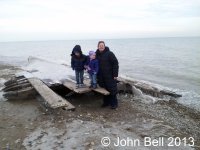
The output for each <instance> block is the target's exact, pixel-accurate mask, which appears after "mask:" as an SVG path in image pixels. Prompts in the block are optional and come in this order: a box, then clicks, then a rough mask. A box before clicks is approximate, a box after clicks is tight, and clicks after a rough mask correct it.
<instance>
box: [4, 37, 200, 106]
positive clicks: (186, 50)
mask: <svg viewBox="0 0 200 150" xmlns="http://www.w3.org/2000/svg"><path fill="white" fill-rule="evenodd" d="M105 42H106V45H107V46H108V47H110V50H111V51H113V52H114V53H115V55H116V56H117V58H118V59H119V64H120V74H121V75H126V76H128V77H131V78H133V79H137V80H144V81H146V82H151V83H153V84H157V85H158V86H163V87H166V88H169V89H170V90H173V91H175V92H177V93H180V94H182V95H183V97H182V98H180V99H178V102H180V103H182V104H184V105H187V106H189V107H194V108H196V109H199V110H200V37H185V38H139V39H136V38H135V39H109V40H105ZM97 43H98V40H74V41H72V40H71V41H70V40H69V41H34V42H3V43H0V63H8V64H14V65H18V66H21V65H24V64H26V62H27V59H28V57H29V56H34V57H39V58H43V59H46V60H49V61H54V62H58V63H67V64H70V53H71V50H72V48H73V47H74V46H75V45H76V44H79V45H81V47H82V50H83V52H84V53H85V54H87V53H88V51H90V50H96V49H97Z"/></svg>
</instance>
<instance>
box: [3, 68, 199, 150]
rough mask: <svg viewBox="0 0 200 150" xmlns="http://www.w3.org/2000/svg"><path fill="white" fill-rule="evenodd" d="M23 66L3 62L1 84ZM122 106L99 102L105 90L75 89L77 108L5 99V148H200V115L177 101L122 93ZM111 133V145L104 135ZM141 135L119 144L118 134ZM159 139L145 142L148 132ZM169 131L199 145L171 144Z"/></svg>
mask: <svg viewBox="0 0 200 150" xmlns="http://www.w3.org/2000/svg"><path fill="white" fill-rule="evenodd" d="M17 71H19V68H17V67H14V66H10V65H3V64H2V65H1V66H0V72H1V73H0V79H1V84H0V86H1V88H2V87H3V82H5V81H6V80H8V79H9V78H10V77H11V76H12V74H14V73H16V72H17ZM118 98H119V104H120V107H119V108H118V109H117V110H111V109H109V108H100V105H101V99H102V96H101V95H97V94H94V93H90V94H85V95H74V96H71V97H69V98H68V100H69V101H70V102H71V103H72V104H73V105H74V106H75V107H76V110H75V111H64V110H63V111H56V112H53V113H52V112H49V111H47V110H46V109H45V108H44V107H43V106H41V105H40V103H39V101H38V100H39V99H40V97H37V98H29V99H23V100H22V99H19V100H15V101H7V100H5V99H4V98H3V97H2V92H1V99H0V122H1V124H0V133H1V134H0V149H6V148H10V149H19V150H22V149H31V150H32V149H37V150H38V149H133V146H134V148H135V149H199V148H200V147H199V146H200V138H199V137H200V115H199V113H198V112H196V111H194V110H191V109H189V108H187V107H185V106H183V105H181V104H178V103H176V101H173V100H172V101H157V102H156V103H149V102H148V101H147V99H142V98H139V97H133V96H132V95H129V94H119V95H118ZM103 137H109V138H110V140H111V143H110V146H109V147H103V145H102V143H101V139H102V138H103ZM118 137H120V138H121V139H127V137H129V138H132V139H137V140H138V141H139V142H140V145H132V146H130V145H129V146H125V147H116V146H115V145H114V143H117V138H118ZM145 137H151V139H159V137H163V139H164V144H163V145H160V146H152V145H151V146H145V145H144V143H145V141H144V138H145ZM169 137H179V138H181V139H183V138H186V139H187V144H189V143H190V142H191V141H190V140H189V138H190V137H193V138H194V140H195V141H194V142H195V145H194V146H188V145H184V142H183V141H182V142H181V144H180V146H172V147H169V146H168V144H169V142H170V141H169V139H168V138H169Z"/></svg>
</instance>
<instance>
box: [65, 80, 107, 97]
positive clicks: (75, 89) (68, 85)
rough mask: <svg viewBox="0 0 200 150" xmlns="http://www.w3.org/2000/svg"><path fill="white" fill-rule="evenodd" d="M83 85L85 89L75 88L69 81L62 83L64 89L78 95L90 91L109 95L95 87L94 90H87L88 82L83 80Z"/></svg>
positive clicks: (102, 89) (104, 90)
mask: <svg viewBox="0 0 200 150" xmlns="http://www.w3.org/2000/svg"><path fill="white" fill-rule="evenodd" d="M84 83H85V85H86V87H82V88H77V87H76V84H75V83H74V82H72V81H70V80H66V81H64V82H63V85H64V86H65V87H67V88H68V89H70V90H72V91H74V92H75V93H79V94H83V93H88V92H90V91H95V92H97V93H100V94H103V95H109V94H110V93H109V92H108V91H107V90H106V89H104V88H101V87H97V88H96V89H92V88H89V86H90V81H89V80H85V81H84Z"/></svg>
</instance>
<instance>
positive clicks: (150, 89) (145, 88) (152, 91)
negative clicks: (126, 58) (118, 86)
mask: <svg viewBox="0 0 200 150" xmlns="http://www.w3.org/2000/svg"><path fill="white" fill-rule="evenodd" d="M118 81H120V82H121V83H122V84H126V85H130V86H134V87H136V88H137V89H140V90H141V91H142V92H143V93H145V94H148V95H151V96H154V97H159V98H163V97H164V96H172V97H175V98H178V97H181V96H182V95H180V94H177V93H175V92H172V91H169V90H160V89H158V88H156V87H154V86H152V85H150V84H146V83H143V82H139V81H131V80H127V79H123V78H118ZM130 86H129V87H130Z"/></svg>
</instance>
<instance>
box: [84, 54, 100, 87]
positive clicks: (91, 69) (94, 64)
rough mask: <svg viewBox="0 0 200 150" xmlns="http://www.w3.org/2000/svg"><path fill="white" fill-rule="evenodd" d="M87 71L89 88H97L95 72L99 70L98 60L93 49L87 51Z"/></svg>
mask: <svg viewBox="0 0 200 150" xmlns="http://www.w3.org/2000/svg"><path fill="white" fill-rule="evenodd" d="M87 71H88V73H89V76H90V80H91V81H90V83H91V85H90V88H94V89H96V88H97V73H98V71H99V62H98V60H97V59H96V53H95V52H94V51H90V52H89V60H88V66H87Z"/></svg>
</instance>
